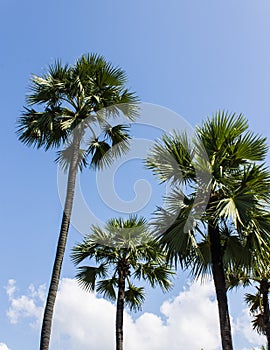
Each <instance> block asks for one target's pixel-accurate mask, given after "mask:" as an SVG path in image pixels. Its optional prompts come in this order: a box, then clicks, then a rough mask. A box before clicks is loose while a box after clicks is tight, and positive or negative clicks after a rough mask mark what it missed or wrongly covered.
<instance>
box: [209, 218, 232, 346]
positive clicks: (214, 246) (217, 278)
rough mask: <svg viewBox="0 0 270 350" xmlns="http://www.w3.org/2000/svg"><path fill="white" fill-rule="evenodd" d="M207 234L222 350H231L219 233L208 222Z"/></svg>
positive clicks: (229, 324)
mask: <svg viewBox="0 0 270 350" xmlns="http://www.w3.org/2000/svg"><path fill="white" fill-rule="evenodd" d="M208 233H209V237H210V246H211V255H212V272H213V279H214V284H215V290H216V297H217V302H218V312H219V324H220V334H221V342H222V349H223V350H232V349H233V345H232V335H231V323H230V315H229V308H228V300H227V290H226V282H225V273H224V266H223V259H222V258H223V253H222V247H221V242H220V236H219V231H218V228H217V227H216V226H214V224H213V223H212V222H208Z"/></svg>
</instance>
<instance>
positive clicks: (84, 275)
mask: <svg viewBox="0 0 270 350" xmlns="http://www.w3.org/2000/svg"><path fill="white" fill-rule="evenodd" d="M106 276H107V266H106V264H101V265H100V266H98V267H92V266H80V267H78V273H77V274H76V276H75V278H76V279H77V280H78V282H79V285H80V286H81V287H82V288H83V289H85V290H86V291H94V290H95V284H96V279H97V278H104V277H106Z"/></svg>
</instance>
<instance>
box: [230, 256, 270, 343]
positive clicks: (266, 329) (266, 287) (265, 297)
mask: <svg viewBox="0 0 270 350" xmlns="http://www.w3.org/2000/svg"><path fill="white" fill-rule="evenodd" d="M252 260H253V261H252V269H250V270H249V271H245V269H239V270H235V271H233V270H230V271H228V272H227V276H226V277H227V285H228V288H230V289H231V288H234V287H238V286H239V285H243V286H244V287H246V286H250V285H254V286H255V288H256V292H255V293H246V294H245V301H246V303H247V304H248V306H249V310H250V313H251V315H252V316H253V320H252V325H253V329H255V330H256V331H257V332H258V333H259V334H263V335H265V337H266V340H267V349H270V307H269V293H270V268H269V261H270V255H269V252H268V251H265V252H264V257H263V258H261V259H258V257H257V256H253V259H252Z"/></svg>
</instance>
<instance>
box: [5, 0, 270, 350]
mask: <svg viewBox="0 0 270 350" xmlns="http://www.w3.org/2000/svg"><path fill="white" fill-rule="evenodd" d="M0 4H1V13H0V16H1V21H0V38H1V41H0V45H1V56H0V72H1V81H2V84H1V86H0V89H1V115H2V127H1V129H0V133H1V137H0V142H1V150H2V164H3V166H2V172H1V178H2V191H1V194H2V200H1V203H0V206H1V210H0V214H1V227H2V229H1V231H2V232H1V236H0V247H1V254H0V266H1V267H2V268H1V274H0V303H1V307H0V349H1V350H6V349H7V348H5V345H4V344H6V345H7V346H8V349H10V350H17V349H20V350H34V349H36V348H37V346H38V345H37V344H38V340H39V328H38V326H37V324H38V322H39V317H40V307H41V305H42V301H43V299H42V298H43V297H44V296H43V294H42V293H43V292H44V291H45V290H46V286H47V284H48V281H49V276H50V273H51V267H52V262H53V257H54V251H55V245H56V240H57V234H58V230H59V224H60V219H61V204H60V200H59V196H58V189H57V166H56V164H55V163H54V159H55V153H54V152H47V153H45V152H44V151H43V150H33V149H30V148H27V147H25V146H24V145H22V144H20V143H19V142H18V140H17V136H16V134H15V130H16V119H17V118H18V116H19V115H20V113H21V111H22V109H23V106H24V103H25V95H26V94H27V92H28V91H29V90H28V87H29V78H30V75H31V74H32V73H34V74H42V73H43V72H45V70H46V66H47V65H48V64H50V63H52V62H54V60H55V59H59V58H60V59H61V60H62V62H63V63H70V64H72V63H73V62H74V61H75V60H76V59H77V58H78V57H80V56H81V55H82V54H83V53H88V52H96V53H99V54H102V55H104V56H105V57H106V58H107V59H108V60H109V61H110V62H112V64H114V65H119V66H120V67H122V68H123V69H124V70H125V71H126V73H127V75H128V86H129V87H130V88H131V89H132V90H135V91H136V92H137V94H138V96H139V97H140V99H141V101H143V102H147V103H152V104H157V105H160V106H163V107H166V108H169V109H171V110H172V111H175V112H176V113H177V114H179V115H181V116H182V117H184V118H185V120H186V121H187V122H188V123H190V124H191V125H193V126H195V125H196V124H199V123H200V122H201V121H202V120H203V119H204V118H205V117H206V116H208V115H211V114H212V113H214V112H216V111H217V110H219V109H225V110H228V111H229V112H236V113H243V114H244V115H245V116H246V117H247V118H248V120H249V124H250V127H251V129H252V130H254V131H255V132H257V133H259V134H263V135H264V136H267V137H268V139H269V137H270V131H269V122H268V120H269V119H268V118H269V101H270V99H269V93H270V48H269V33H270V22H269V18H270V3H269V1H267V0H261V1H259V2H255V1H250V0H239V1H232V0H228V1H226V2H222V1H216V0H215V1H214V0H206V1H203V2H202V1H200V0H194V1H188V2H187V1H182V0H180V1H179V0H170V1H167V2H165V1H160V0H157V1H156V0H148V1H144V0H137V1H135V2H131V1H124V0H116V1H109V0H102V1H87V0H77V1H76V2H74V1H69V0H68V1H63V0H56V1H52V0H48V1H46V2H43V1H34V0H32V1H30V0H25V1H18V0H17V1H16V0H0ZM140 132H141V133H142V137H144V138H148V137H149V139H152V138H155V137H156V136H155V133H154V131H148V129H144V130H137V135H138V133H140ZM268 159H269V157H268ZM138 164H139V163H138V162H137V163H136V162H134V164H132V165H133V166H134V167H138ZM134 169H135V168H134ZM128 171H129V170H123V173H122V174H121V173H120V179H118V182H116V185H115V186H116V189H118V191H119V193H120V195H121V196H123V197H125V196H126V198H127V199H129V198H133V196H134V192H133V184H134V181H136V179H135V177H136V176H134V178H133V177H132V178H130V177H129V176H127V173H128ZM142 174H144V175H145V176H150V175H147V174H146V173H139V174H138V176H139V177H140V176H142ZM134 175H136V174H135V173H134ZM82 179H83V180H82V181H84V182H83V186H85V188H86V189H87V190H88V192H91V190H92V197H93V198H91V201H92V203H93V202H94V201H96V203H99V202H98V201H99V199H98V198H97V197H98V193H97V192H96V190H95V174H94V173H93V172H91V171H87V172H85V173H84V174H83V175H82ZM129 187H130V190H128V188H129ZM123 189H124V190H123ZM129 191H130V192H129ZM158 191H159V190H158ZM90 194H91V193H90ZM97 211H98V215H100V216H101V217H102V215H105V214H104V213H105V212H106V210H105V209H104V208H103V209H102V206H100V207H99V205H97ZM106 213H107V212H106ZM144 214H145V213H144ZM106 215H107V214H106ZM90 224H91V223H89V225H90ZM80 239H81V236H80V234H79V233H78V232H77V231H76V230H75V229H71V231H70V236H69V241H68V248H67V249H68V250H69V249H70V247H71V246H72V245H73V244H74V242H76V241H79V240H80ZM68 250H67V254H66V258H65V261H64V267H63V271H62V277H63V278H65V279H64V280H63V284H62V287H61V288H62V289H61V291H62V294H61V296H62V299H61V300H62V303H63V304H61V305H62V306H63V305H65V303H66V299H65V298H67V296H68V295H69V292H67V291H68V288H70V296H71V295H74V298H78V300H81V302H84V301H85V296H84V295H82V294H80V291H78V290H76V288H75V286H74V283H73V282H74V281H72V278H73V277H74V273H75V270H74V267H73V266H72V264H71V263H70V259H69V254H68ZM186 277H187V276H186V275H183V274H179V277H178V278H177V280H176V287H175V289H174V290H173V291H172V292H170V293H169V294H167V295H162V293H161V292H159V291H154V292H153V293H152V292H151V293H152V294H151V297H149V298H147V301H146V303H145V308H144V311H145V312H148V313H150V314H151V315H158V316H160V317H161V319H162V317H163V320H164V317H166V315H165V314H164V313H163V314H162V311H160V307H161V305H164V303H166V302H167V303H169V301H168V300H170V302H171V303H173V301H175V298H177V297H179V295H180V296H182V298H184V302H186V300H187V299H185V297H186V298H187V297H188V296H187V295H186V294H179V293H184V289H183V288H186V289H187V291H190V293H193V294H192V295H193V296H194V295H197V294H196V293H197V291H198V289H192V287H189V286H188V285H187V284H186V283H187V280H186ZM10 280H11V281H10ZM8 281H10V282H8ZM14 281H16V284H15V282H14ZM30 285H32V287H31V288H30V290H29V288H28V287H29V286H30ZM42 285H45V287H40V286H42ZM15 286H16V289H15ZM5 287H6V288H5ZM13 287H14V288H13ZM12 288H13V289H12ZM196 288H199V287H196ZM207 288H208V287H207ZM209 288H210V287H209ZM42 291H43V292H42ZM72 293H73V294H72ZM149 293H150V290H149V292H148V295H149ZM203 295H205V297H206V299H207V302H209V303H211V302H213V296H212V294H211V292H209V290H207V291H206V292H205V294H203ZM229 298H230V305H231V310H232V313H233V317H234V321H235V322H234V329H235V332H236V333H235V334H236V335H237V336H235V337H234V343H235V348H236V349H241V350H243V349H251V348H252V346H258V345H260V344H261V342H260V340H258V338H257V337H256V334H255V335H253V334H252V333H248V332H249V331H245V329H246V328H245V327H244V326H243V321H241V320H242V318H241V317H242V316H243V314H242V312H244V313H245V312H246V311H245V310H244V311H242V309H244V308H245V305H244V304H243V305H242V299H241V298H240V297H239V296H237V295H236V293H235V292H233V293H232V294H230V295H229ZM16 300H17V304H16ZM74 300H75V299H74ZM89 300H90V299H89ZM91 300H93V299H91ZM177 300H178V299H177ZM181 300H182V299H181ZM234 300H236V301H234ZM24 302H25V303H26V304H25V303H24ZM28 302H29V303H28ZM89 302H90V301H89ZM14 303H15V304H14ZM27 303H28V304H27ZM14 305H15V306H14ZM16 305H17V306H16ZM25 305H26V306H25ZM27 305H28V306H27ZM30 305H32V306H30ZM61 305H60V306H58V308H59V310H60V311H59V315H58V317H59V318H61V317H63V318H64V317H66V315H65V314H64V313H62V311H61ZM166 305H167V306H168V304H166ZM184 305H189V304H184ZM210 305H211V307H212V304H210ZM76 307H77V311H78V313H77V314H76V317H77V318H76V324H77V325H78V328H80V326H79V324H80V322H87V320H86V319H84V317H86V316H85V315H82V314H81V306H79V305H77V306H76V304H75V305H74V309H73V311H72V310H71V311H70V312H74V310H75V309H76ZM165 309H166V308H165V307H164V306H163V311H164V310H165ZM26 310H30V311H29V314H27V313H26ZM177 310H178V309H177ZM204 311H205V310H201V315H206V314H205V313H204ZM164 315H165V316H164ZM158 316H151V317H153V318H154V320H153V322H157V323H158V325H160V324H159V322H160V321H159V319H157V318H155V317H158ZM170 316H171V314H170V311H168V309H167V321H166V322H167V325H169V324H170V322H169V321H168V319H169V318H170ZM210 316H211V315H210ZM210 316H209V317H210ZM16 317H17V318H16ZM90 317H91V315H90ZM108 317H110V316H108ZM137 317H146V318H147V317H148V316H147V314H143V313H141V314H139V315H137ZM171 317H172V327H175V325H174V322H176V321H175V320H176V319H177V316H176V315H175V314H174V315H173V316H171ZM179 317H181V310H180V309H179ZM215 317H216V316H215V315H213V318H211V317H210V318H209V320H208V321H207V322H209V327H211V326H212V324H213V323H215V322H214V321H215V320H216V319H215ZM59 318H58V319H57V321H56V326H55V327H56V328H55V329H56V330H58V335H59V336H57V335H56V336H55V339H54V343H53V348H52V350H67V349H68V350H75V348H76V347H74V343H75V341H78V339H81V343H80V344H81V347H80V349H86V348H87V346H86V345H85V343H84V341H85V338H84V336H85V333H84V332H86V331H85V330H84V329H83V330H82V333H81V335H80V334H79V335H78V334H77V335H76V334H75V335H74V334H73V338H72V339H69V338H68V337H67V334H69V331H68V330H69V328H68V327H69V326H70V327H71V326H72V325H69V326H68V325H66V326H64V325H63V324H62V323H61V322H62V321H61V319H60V320H59ZM179 320H180V318H179ZM148 321H149V320H148V319H147V322H148ZM132 322H135V321H131V320H130V324H131V325H130V326H129V329H130V332H131V333H130V334H132V335H133V336H134V337H136V334H139V333H136V332H138V329H139V328H138V329H137V328H136V327H135V326H134V324H133V325H132ZM145 322H146V321H145ZM179 322H180V321H179ZM241 322H242V323H241ZM31 324H32V325H31ZM154 324H156V323H154ZM187 324H188V325H190V324H192V321H191V323H187ZM158 325H157V327H158ZM73 326H74V325H73ZM137 326H138V324H137ZM160 326H162V325H160ZM61 327H62V328H61ZM65 327H66V328H65ZM132 327H133V328H132ZM134 327H135V328H136V329H135V328H134ZM241 327H242V328H241ZM152 328H154V327H152ZM172 329H174V328H171V329H170V331H171V330H172ZM164 331H166V332H167V330H164ZM216 332H217V331H216V329H215V330H214V331H213V339H212V338H211V344H210V343H209V344H208V345H209V347H207V346H205V350H217V349H219V338H217V340H216V338H215V337H216ZM237 332H238V333H237ZM245 332H246V333H245ZM245 334H248V335H247V336H246V335H245ZM154 336H155V335H154V334H153V337H154ZM78 337H79V338H78ZM80 337H81V338H80ZM185 337H186V338H185V339H186V344H189V343H188V341H191V340H192V338H193V335H192V334H190V338H189V335H188V334H187V335H185ZM56 338H57V339H56ZM108 339H110V338H108ZM252 339H253V340H254V339H255V340H254V341H253V343H252ZM175 341H176V342H177V341H178V340H177V339H176V340H175ZM1 342H2V343H3V344H2V345H1ZM203 342H204V340H203V339H202V346H203ZM204 344H205V343H204ZM92 345H93V347H94V346H95V344H92ZM1 346H2V348H1ZM104 346H105V345H104ZM138 346H139V345H138ZM153 348H154V347H153ZM188 348H189V349H190V350H195V349H198V344H197V343H190V345H189V347H188ZM95 349H97V347H95ZM102 349H104V350H105V348H102ZM106 349H107V348H106ZM147 349H149V350H150V349H151V348H150V347H149V348H145V349H144V350H147ZM156 349H158V348H156ZM163 349H164V350H166V349H165V348H162V349H161V350H163Z"/></svg>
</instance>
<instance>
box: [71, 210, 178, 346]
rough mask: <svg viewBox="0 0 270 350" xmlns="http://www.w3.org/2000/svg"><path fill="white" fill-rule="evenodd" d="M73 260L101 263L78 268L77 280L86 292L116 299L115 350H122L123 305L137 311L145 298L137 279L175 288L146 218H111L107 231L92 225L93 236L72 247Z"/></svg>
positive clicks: (170, 271) (77, 262) (78, 262)
mask: <svg viewBox="0 0 270 350" xmlns="http://www.w3.org/2000/svg"><path fill="white" fill-rule="evenodd" d="M71 257H72V260H73V262H74V263H75V264H76V265H78V264H80V263H81V262H82V261H83V260H85V259H90V260H94V261H95V263H96V264H98V265H97V266H80V267H78V274H77V276H76V277H77V279H78V281H79V284H80V285H81V286H82V287H83V288H85V289H86V290H89V291H93V290H96V291H97V292H98V293H101V294H103V295H104V297H106V298H108V299H110V300H112V301H115V300H116V305H117V306H116V350H123V313H124V305H125V304H126V305H127V306H128V307H129V308H130V309H131V310H134V311H136V310H139V309H140V308H141V305H142V303H143V301H144V298H145V293H144V288H143V287H137V286H136V285H135V284H134V282H135V280H141V279H143V280H146V281H148V282H149V283H150V285H151V286H152V287H155V285H156V284H158V285H159V286H160V287H161V288H162V290H163V291H167V290H169V289H170V288H171V287H172V283H171V280H170V277H171V275H172V274H173V272H172V270H171V269H170V268H169V267H168V265H167V264H166V256H165V254H164V252H163V251H162V249H161V248H160V246H159V244H158V242H157V240H156V239H154V238H153V236H151V235H150V234H149V232H148V230H147V226H146V221H145V219H144V218H138V217H137V216H130V217H129V218H128V219H126V220H124V219H121V218H116V219H111V220H109V221H108V222H107V225H106V227H105V228H104V229H102V228H100V227H97V226H92V234H91V235H88V236H87V237H85V239H84V241H83V243H81V244H78V245H76V246H75V247H74V248H73V250H72V254H71ZM97 280H98V281H97Z"/></svg>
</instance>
